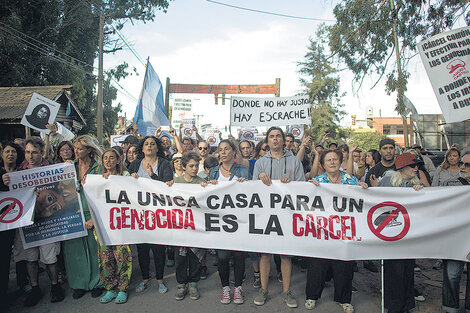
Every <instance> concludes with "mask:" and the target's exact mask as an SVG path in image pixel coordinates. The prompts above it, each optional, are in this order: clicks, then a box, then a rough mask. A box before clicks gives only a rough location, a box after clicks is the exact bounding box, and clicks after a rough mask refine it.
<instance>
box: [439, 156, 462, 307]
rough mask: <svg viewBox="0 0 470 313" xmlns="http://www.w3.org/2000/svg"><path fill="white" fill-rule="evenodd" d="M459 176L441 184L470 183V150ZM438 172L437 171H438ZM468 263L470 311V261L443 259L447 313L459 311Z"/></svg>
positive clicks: (443, 283)
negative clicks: (461, 289)
mask: <svg viewBox="0 0 470 313" xmlns="http://www.w3.org/2000/svg"><path fill="white" fill-rule="evenodd" d="M459 165H460V170H459V174H460V175H459V177H456V178H450V179H448V180H446V181H445V182H443V183H442V184H441V186H466V185H470V150H469V149H468V148H467V149H464V150H463V151H462V155H461V158H460V162H459ZM436 172H437V171H436ZM465 265H467V283H466V293H465V310H466V311H467V312H469V311H470V271H469V269H470V263H469V262H462V261H456V260H443V268H444V271H443V278H442V310H443V311H444V312H446V313H458V312H459V308H460V280H461V277H462V273H465V272H464V267H465Z"/></svg>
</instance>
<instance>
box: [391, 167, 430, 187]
mask: <svg viewBox="0 0 470 313" xmlns="http://www.w3.org/2000/svg"><path fill="white" fill-rule="evenodd" d="M402 170H403V169H399V170H397V171H391V170H390V171H387V172H386V173H385V176H391V179H390V182H391V184H392V186H393V187H402V186H401V184H402V183H403V176H402V174H401V171H402ZM410 183H411V184H412V185H413V186H416V185H421V181H420V180H419V178H418V175H416V176H415V177H413V178H412V179H410Z"/></svg>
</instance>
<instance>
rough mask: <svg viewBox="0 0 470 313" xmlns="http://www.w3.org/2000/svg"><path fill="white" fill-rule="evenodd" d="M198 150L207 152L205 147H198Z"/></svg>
mask: <svg viewBox="0 0 470 313" xmlns="http://www.w3.org/2000/svg"><path fill="white" fill-rule="evenodd" d="M198 149H199V150H207V147H198Z"/></svg>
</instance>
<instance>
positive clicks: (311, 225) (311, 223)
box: [305, 214, 317, 237]
mask: <svg viewBox="0 0 470 313" xmlns="http://www.w3.org/2000/svg"><path fill="white" fill-rule="evenodd" d="M309 233H310V234H312V237H317V229H316V228H315V217H314V216H313V214H307V219H306V224H305V236H308V234H309Z"/></svg>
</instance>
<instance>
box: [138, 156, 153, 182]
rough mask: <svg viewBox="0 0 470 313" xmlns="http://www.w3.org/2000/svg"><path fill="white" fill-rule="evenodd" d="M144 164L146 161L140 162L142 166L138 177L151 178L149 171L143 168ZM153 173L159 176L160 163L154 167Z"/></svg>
mask: <svg viewBox="0 0 470 313" xmlns="http://www.w3.org/2000/svg"><path fill="white" fill-rule="evenodd" d="M143 162H144V160H142V161H141V162H140V166H139V170H138V171H137V175H139V177H144V178H151V177H150V175H149V173H147V171H146V170H145V169H144V168H143V167H142V163H143ZM153 173H154V174H155V175H158V161H157V163H156V164H155V166H154V167H153Z"/></svg>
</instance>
